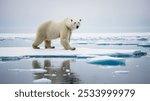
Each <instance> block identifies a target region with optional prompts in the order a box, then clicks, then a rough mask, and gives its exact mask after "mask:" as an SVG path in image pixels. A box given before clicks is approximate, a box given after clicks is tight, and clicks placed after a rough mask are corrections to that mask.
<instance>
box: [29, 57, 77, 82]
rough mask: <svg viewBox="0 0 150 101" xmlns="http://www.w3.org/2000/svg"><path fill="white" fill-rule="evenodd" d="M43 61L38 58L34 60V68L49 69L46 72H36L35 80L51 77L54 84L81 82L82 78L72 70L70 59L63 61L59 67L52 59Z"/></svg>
mask: <svg viewBox="0 0 150 101" xmlns="http://www.w3.org/2000/svg"><path fill="white" fill-rule="evenodd" d="M42 62H43V61H42ZM42 62H41V61H37V60H33V61H32V67H33V69H42V68H43V67H44V68H43V69H44V70H46V71H47V72H44V73H34V79H35V80H38V79H41V78H47V79H50V80H51V81H52V83H54V84H58V83H59V84H60V83H65V84H67V83H69V84H77V83H80V80H79V78H77V77H76V75H75V73H73V72H71V68H70V60H64V61H62V63H61V66H60V67H59V68H56V67H55V66H54V65H52V64H53V63H51V62H52V61H51V60H44V64H43V63H42ZM42 64H43V65H42Z"/></svg>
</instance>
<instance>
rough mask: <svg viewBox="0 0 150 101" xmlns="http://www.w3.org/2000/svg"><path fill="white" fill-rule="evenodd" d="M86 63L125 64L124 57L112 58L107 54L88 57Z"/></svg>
mask: <svg viewBox="0 0 150 101" xmlns="http://www.w3.org/2000/svg"><path fill="white" fill-rule="evenodd" d="M87 63H90V64H95V65H112V66H116V65H125V59H123V58H114V57H109V56H100V57H99V56H98V57H95V58H90V59H89V60H88V61H87Z"/></svg>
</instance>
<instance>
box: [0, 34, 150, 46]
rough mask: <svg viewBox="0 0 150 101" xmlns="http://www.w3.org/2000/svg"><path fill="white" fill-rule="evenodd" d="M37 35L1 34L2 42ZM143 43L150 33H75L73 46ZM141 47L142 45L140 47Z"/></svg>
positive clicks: (30, 38)
mask: <svg viewBox="0 0 150 101" xmlns="http://www.w3.org/2000/svg"><path fill="white" fill-rule="evenodd" d="M34 38H35V33H20V34H15V33H8V34H7V33H6V34H3V33H1V34H0V42H1V41H4V40H15V39H21V40H30V41H32V40H34ZM143 41H150V33H104V34H103V33H73V34H72V37H71V42H72V43H73V44H80V45H85V44H96V45H139V44H140V43H141V42H143ZM139 46H141V45H139Z"/></svg>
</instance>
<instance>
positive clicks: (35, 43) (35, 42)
mask: <svg viewBox="0 0 150 101" xmlns="http://www.w3.org/2000/svg"><path fill="white" fill-rule="evenodd" d="M43 41H44V38H41V37H37V38H36V39H35V41H34V43H33V44H32V47H33V48H34V49H40V47H38V46H39V45H40V44H41V43H42V42H43Z"/></svg>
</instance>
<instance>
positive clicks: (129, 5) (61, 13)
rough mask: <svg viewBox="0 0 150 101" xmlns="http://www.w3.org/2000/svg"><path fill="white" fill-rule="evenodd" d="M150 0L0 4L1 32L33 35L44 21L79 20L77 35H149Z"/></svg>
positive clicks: (5, 0) (15, 0)
mask: <svg viewBox="0 0 150 101" xmlns="http://www.w3.org/2000/svg"><path fill="white" fill-rule="evenodd" d="M149 12H150V0H0V32H36V29H37V27H38V26H39V25H40V24H41V23H42V22H43V21H45V20H48V19H55V20H61V19H64V18H66V17H71V18H81V19H82V24H81V27H80V29H79V30H78V31H77V32H94V33H100V32H150V13H149Z"/></svg>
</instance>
